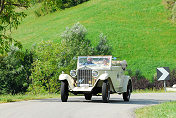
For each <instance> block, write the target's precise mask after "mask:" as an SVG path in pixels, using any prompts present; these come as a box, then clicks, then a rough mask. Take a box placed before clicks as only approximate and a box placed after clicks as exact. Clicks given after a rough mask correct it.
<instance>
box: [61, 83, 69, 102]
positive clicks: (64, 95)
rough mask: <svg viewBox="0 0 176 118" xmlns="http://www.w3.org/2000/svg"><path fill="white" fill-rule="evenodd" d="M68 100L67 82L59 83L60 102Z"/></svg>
mask: <svg viewBox="0 0 176 118" xmlns="http://www.w3.org/2000/svg"><path fill="white" fill-rule="evenodd" d="M67 99H68V82H67V81H61V100H62V102H67Z"/></svg>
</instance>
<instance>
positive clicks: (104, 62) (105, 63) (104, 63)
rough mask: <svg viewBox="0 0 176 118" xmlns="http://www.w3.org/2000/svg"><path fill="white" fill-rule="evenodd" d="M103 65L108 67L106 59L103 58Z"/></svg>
mask: <svg viewBox="0 0 176 118" xmlns="http://www.w3.org/2000/svg"><path fill="white" fill-rule="evenodd" d="M103 65H104V66H108V65H109V60H108V59H107V58H105V59H104V60H103Z"/></svg>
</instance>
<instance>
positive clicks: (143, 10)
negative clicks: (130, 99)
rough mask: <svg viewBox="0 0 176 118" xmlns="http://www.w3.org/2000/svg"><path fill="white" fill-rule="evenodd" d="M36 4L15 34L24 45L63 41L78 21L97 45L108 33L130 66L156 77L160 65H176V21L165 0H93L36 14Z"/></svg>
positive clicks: (121, 56) (13, 33) (113, 44)
mask: <svg viewBox="0 0 176 118" xmlns="http://www.w3.org/2000/svg"><path fill="white" fill-rule="evenodd" d="M37 7H38V5H35V6H32V7H31V8H29V9H28V10H26V11H25V12H26V13H27V14H28V16H27V17H26V18H25V19H24V20H23V22H22V23H21V24H20V26H19V28H18V29H17V30H14V31H13V32H12V36H13V37H14V38H15V39H16V40H18V41H20V42H21V43H22V44H23V46H24V48H27V49H28V48H31V47H32V45H33V44H35V43H39V42H40V41H42V40H53V41H55V42H60V40H61V37H60V35H61V33H62V32H63V31H64V30H65V28H66V27H71V26H72V25H74V24H75V23H77V22H80V23H81V24H82V25H84V26H85V27H86V29H87V31H88V33H87V38H88V39H90V40H91V41H92V45H96V44H97V43H98V41H99V35H100V33H103V34H105V35H106V36H107V40H108V41H109V43H110V45H112V47H113V50H112V54H113V56H114V57H119V59H120V60H127V62H128V69H131V70H133V71H135V70H141V71H142V73H143V75H144V76H146V77H147V78H149V79H150V80H151V79H152V77H153V75H155V74H156V68H157V67H170V68H171V69H173V68H175V67H176V24H174V23H172V22H171V21H170V20H169V16H170V12H169V11H168V10H166V9H165V8H164V5H163V4H162V0H90V1H88V2H85V3H83V4H80V5H78V6H75V7H72V8H68V9H65V10H61V11H57V12H55V13H51V14H48V15H46V16H41V17H36V16H35V14H34V10H35V9H37Z"/></svg>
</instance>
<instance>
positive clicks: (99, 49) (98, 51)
mask: <svg viewBox="0 0 176 118" xmlns="http://www.w3.org/2000/svg"><path fill="white" fill-rule="evenodd" d="M111 50H112V47H111V46H110V45H109V44H108V41H107V40H106V36H104V35H103V33H101V34H100V40H99V43H98V45H97V46H96V47H95V51H94V55H111Z"/></svg>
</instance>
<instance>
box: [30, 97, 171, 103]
mask: <svg viewBox="0 0 176 118" xmlns="http://www.w3.org/2000/svg"><path fill="white" fill-rule="evenodd" d="M167 101H168V100H157V99H131V100H130V101H129V102H124V101H123V99H119V98H111V99H110V101H109V103H103V102H102V100H101V98H99V99H98V98H96V99H94V98H93V99H92V100H85V99H84V98H74V97H72V98H69V99H68V102H67V103H102V104H129V105H130V104H138V105H153V104H159V103H162V102H167ZM33 102H57V103H58V102H61V100H60V98H58V99H56V98H51V99H39V100H34V101H33Z"/></svg>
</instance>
